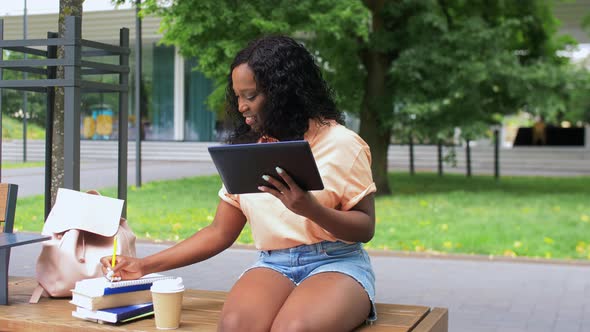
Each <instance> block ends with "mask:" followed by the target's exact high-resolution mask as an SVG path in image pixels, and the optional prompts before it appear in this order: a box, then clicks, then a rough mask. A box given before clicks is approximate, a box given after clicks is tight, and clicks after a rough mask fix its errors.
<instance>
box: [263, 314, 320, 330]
mask: <svg viewBox="0 0 590 332" xmlns="http://www.w3.org/2000/svg"><path fill="white" fill-rule="evenodd" d="M271 331H272V332H275V331H277V332H308V331H313V326H312V325H311V323H310V322H309V321H307V320H304V319H301V318H297V317H290V318H280V317H277V319H276V320H275V321H274V322H273V324H272V329H271Z"/></svg>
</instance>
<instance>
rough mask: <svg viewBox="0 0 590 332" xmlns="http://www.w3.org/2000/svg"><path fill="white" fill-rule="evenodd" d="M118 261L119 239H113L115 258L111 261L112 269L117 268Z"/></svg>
mask: <svg viewBox="0 0 590 332" xmlns="http://www.w3.org/2000/svg"><path fill="white" fill-rule="evenodd" d="M116 260H117V237H116V236H115V238H114V239H113V258H112V259H111V267H113V268H114V267H115V262H116Z"/></svg>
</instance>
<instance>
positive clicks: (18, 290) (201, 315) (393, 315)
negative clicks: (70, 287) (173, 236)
mask: <svg viewBox="0 0 590 332" xmlns="http://www.w3.org/2000/svg"><path fill="white" fill-rule="evenodd" d="M9 284H10V299H9V300H10V303H9V305H8V306H4V307H0V331H85V332H86V331H157V329H156V327H155V324H154V319H153V318H148V319H142V320H138V321H136V322H133V323H128V324H124V325H110V324H97V323H93V322H87V321H84V320H81V319H77V318H73V317H72V314H71V313H72V310H75V306H74V305H72V304H70V303H69V302H68V301H69V299H48V298H42V299H41V301H40V302H39V303H37V304H29V303H28V301H29V297H30V296H31V292H32V291H33V289H34V288H35V286H36V285H37V282H36V281H35V280H34V279H32V278H15V277H12V278H11V279H10V282H9ZM226 295H227V293H226V292H215V291H203V290H192V289H191V290H187V291H186V293H185V296H184V299H183V303H182V320H181V324H180V328H179V329H178V330H177V331H204V332H206V331H216V329H217V320H218V318H219V313H220V311H221V307H222V306H223V301H224V300H225V297H226ZM377 311H378V316H379V319H378V320H377V322H376V323H375V324H373V325H371V326H362V327H360V328H359V329H357V331H362V332H380V331H395V332H410V331H411V332H427V331H429V332H447V331H448V312H447V309H444V308H433V309H431V308H429V307H424V306H408V305H397V304H377Z"/></svg>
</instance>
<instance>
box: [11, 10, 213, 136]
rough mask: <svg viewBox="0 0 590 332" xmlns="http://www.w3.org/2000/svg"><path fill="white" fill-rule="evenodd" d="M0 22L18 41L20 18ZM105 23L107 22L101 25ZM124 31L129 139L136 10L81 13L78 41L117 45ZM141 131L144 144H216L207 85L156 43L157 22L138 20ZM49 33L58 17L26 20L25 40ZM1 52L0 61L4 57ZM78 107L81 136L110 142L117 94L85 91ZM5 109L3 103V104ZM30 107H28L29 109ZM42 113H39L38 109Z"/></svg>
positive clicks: (189, 62)
mask: <svg viewBox="0 0 590 332" xmlns="http://www.w3.org/2000/svg"><path fill="white" fill-rule="evenodd" d="M2 18H3V19H4V39H22V38H23V32H22V31H23V23H22V19H23V18H22V16H7V17H2ZM104 22H109V24H105V23H104ZM122 27H126V28H129V30H130V31H129V38H130V49H131V54H130V59H129V62H130V63H129V67H130V73H129V93H128V96H129V101H128V102H129V118H128V122H129V123H128V132H129V139H130V140H134V139H135V137H136V135H137V132H138V130H137V128H136V119H135V104H136V102H137V101H136V100H135V86H136V84H137V82H135V80H136V78H135V58H136V56H135V38H134V37H135V31H134V28H135V10H133V9H123V10H107V11H94V12H85V13H84V15H83V19H82V37H83V38H84V39H88V40H94V41H99V42H105V43H109V44H118V42H119V41H118V37H119V29H120V28H122ZM142 30H143V34H142V80H141V83H140V84H141V91H142V92H141V94H142V100H140V101H139V103H140V104H141V127H142V134H143V135H142V139H143V140H147V141H200V142H211V141H217V140H218V139H217V136H218V135H217V132H216V127H217V122H218V119H217V118H216V114H215V112H212V111H211V110H210V109H209V107H208V105H207V103H206V101H207V97H208V96H209V94H210V93H211V92H212V91H213V84H212V81H211V80H209V79H208V78H206V77H205V76H204V75H203V74H202V73H200V72H198V71H195V70H194V67H195V65H196V63H197V59H187V58H183V57H182V56H180V55H179V53H178V50H177V49H176V48H175V47H174V46H167V45H163V44H162V43H160V39H161V37H162V36H161V34H160V32H159V19H158V18H156V17H146V18H144V19H143V21H142ZM48 31H57V13H50V14H39V15H29V16H28V38H29V39H42V38H46V36H47V32H48ZM7 52H8V51H6V50H4V58H7V57H8V54H7ZM87 60H90V61H101V62H107V63H112V64H115V63H118V58H116V57H106V59H105V57H101V58H100V59H99V58H88V59H87ZM88 79H91V80H94V81H100V82H116V81H117V80H118V77H117V76H115V75H93V76H92V77H88ZM81 99H82V104H81V108H80V112H81V114H80V115H81V116H80V119H81V120H80V129H81V132H80V134H81V138H82V139H87V140H115V139H117V137H118V128H119V124H118V115H119V101H118V95H117V94H116V93H84V94H83V95H82V98H81ZM3 104H4V105H7V103H6V101H4V102H3ZM31 106H32V105H31ZM43 112H44V110H43Z"/></svg>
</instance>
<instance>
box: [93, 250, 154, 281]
mask: <svg viewBox="0 0 590 332" xmlns="http://www.w3.org/2000/svg"><path fill="white" fill-rule="evenodd" d="M112 258H113V257H112V256H105V257H102V258H101V259H100V263H101V265H102V273H103V274H104V275H107V273H108V272H109V271H110V270H112V271H113V277H114V278H117V277H118V278H120V279H119V280H132V279H138V278H141V277H142V276H144V275H145V272H144V271H143V264H142V260H141V258H135V257H129V256H117V257H116V259H115V267H114V268H113V267H112V264H111V260H112Z"/></svg>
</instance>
